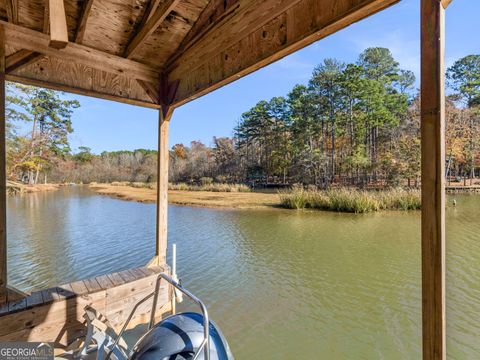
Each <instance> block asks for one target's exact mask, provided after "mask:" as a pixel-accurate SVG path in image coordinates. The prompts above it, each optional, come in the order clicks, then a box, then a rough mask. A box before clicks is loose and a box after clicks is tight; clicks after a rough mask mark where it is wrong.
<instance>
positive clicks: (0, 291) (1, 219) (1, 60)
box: [0, 26, 7, 303]
mask: <svg viewBox="0 0 480 360" xmlns="http://www.w3.org/2000/svg"><path fill="white" fill-rule="evenodd" d="M4 35H5V34H4V30H3V27H2V26H0V303H2V302H5V301H6V300H7V177H6V146H5V120H6V119H5V37H4Z"/></svg>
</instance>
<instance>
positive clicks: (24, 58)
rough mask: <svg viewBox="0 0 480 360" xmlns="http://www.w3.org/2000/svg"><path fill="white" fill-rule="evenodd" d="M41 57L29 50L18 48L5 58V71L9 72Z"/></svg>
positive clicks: (41, 56)
mask: <svg viewBox="0 0 480 360" xmlns="http://www.w3.org/2000/svg"><path fill="white" fill-rule="evenodd" d="M41 58H43V55H42V54H40V53H36V52H33V51H29V50H25V49H23V50H20V51H17V52H16V53H13V54H12V55H9V56H7V58H6V59H5V63H6V73H7V74H9V73H11V72H13V71H15V70H19V69H21V68H23V67H25V66H28V65H30V64H33V63H35V62H37V61H38V60H40V59H41Z"/></svg>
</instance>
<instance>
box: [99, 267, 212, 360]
mask: <svg viewBox="0 0 480 360" xmlns="http://www.w3.org/2000/svg"><path fill="white" fill-rule="evenodd" d="M162 279H164V280H165V281H167V282H168V283H170V284H171V285H172V286H173V287H174V288H176V289H178V290H179V291H181V292H182V293H183V294H185V295H186V296H187V297H189V298H190V299H191V300H192V301H193V302H195V303H196V304H197V305H199V306H200V309H201V310H202V315H203V335H204V338H203V341H202V343H201V344H200V347H199V348H198V350H197V352H196V354H195V357H194V358H193V360H196V359H198V357H199V356H200V354H201V353H202V351H203V352H204V355H205V360H210V329H209V328H210V321H209V318H208V310H207V307H206V306H205V304H204V303H203V302H202V301H201V300H200V299H199V298H197V297H196V296H195V295H193V294H192V293H191V292H190V291H188V290H187V289H185V288H184V287H183V286H182V285H180V284H179V283H178V282H176V281H175V280H173V279H172V278H171V277H169V276H168V275H167V274H164V273H161V274H158V276H157V280H156V282H155V290H154V291H153V292H152V293H151V294H148V295H147V296H145V297H144V298H143V299H141V300H140V301H139V302H137V303H136V304H135V306H134V307H133V309H132V311H131V312H130V314H129V315H128V318H127V321H126V322H125V324H124V325H123V327H122V330H120V333H119V334H118V337H117V338H116V339H115V342H114V343H113V345H112V347H111V349H110V351H109V352H108V354H107V356H106V357H105V360H109V359H110V356H111V355H112V352H113V349H114V348H115V347H117V346H118V342H119V341H120V339H121V338H122V336H123V334H124V332H125V330H126V329H127V327H128V324H129V323H130V321H131V320H132V318H133V315H134V314H135V312H136V311H137V309H138V307H139V306H140V305H142V304H143V303H144V302H145V301H147V300H148V299H150V298H151V297H153V302H152V311H151V315H150V322H149V324H148V331H150V330H151V329H152V328H153V325H154V323H155V313H156V310H157V303H158V294H159V292H160V282H161V281H162Z"/></svg>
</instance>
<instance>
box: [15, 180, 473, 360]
mask: <svg viewBox="0 0 480 360" xmlns="http://www.w3.org/2000/svg"><path fill="white" fill-rule="evenodd" d="M456 198H457V207H456V208H453V207H449V208H448V209H447V245H448V246H447V266H448V269H447V270H448V271H447V295H448V296H447V321H448V322H447V324H448V329H447V330H448V356H449V358H451V359H470V358H476V357H477V356H478V354H479V353H480V338H479V336H480V330H479V326H478V324H479V323H480V300H479V299H480V286H479V285H478V279H479V276H480V265H479V264H480V242H479V235H478V234H479V230H480V222H479V221H478V220H479V219H478V213H479V210H480V202H479V198H478V197H475V196H457V197H456ZM8 210H9V213H8V215H9V216H8V226H9V229H8V231H9V268H10V281H11V282H12V283H13V284H15V285H16V286H18V287H20V288H23V289H30V288H33V287H44V286H50V285H54V284H58V283H62V282H67V281H71V280H75V279H79V278H85V277H90V276H94V275H99V274H103V273H108V272H111V271H117V270H123V269H126V268H129V267H134V266H141V265H143V264H145V263H146V262H147V261H148V260H149V259H150V258H151V256H152V254H153V252H154V249H155V247H154V236H155V227H154V220H155V206H154V205H146V204H140V203H134V202H126V201H121V200H116V199H111V198H108V197H101V196H97V195H95V194H92V193H91V192H89V191H88V190H86V189H84V188H81V187H75V188H67V189H62V190H60V191H58V192H55V193H48V194H32V195H28V196H25V197H18V198H10V199H9V203H8ZM169 241H170V242H175V243H177V246H178V252H179V259H178V269H179V272H180V275H181V276H182V277H183V279H184V283H185V284H186V286H187V287H188V288H190V289H191V290H192V291H193V292H194V293H196V294H198V295H199V296H200V297H201V298H203V299H204V300H205V301H206V302H207V304H208V306H209V308H210V309H211V313H212V316H213V318H214V319H215V320H216V321H217V322H218V323H219V325H220V326H221V328H222V330H223V331H224V332H225V333H226V335H227V337H228V339H229V342H230V345H231V346H232V349H233V351H234V353H235V355H236V357H237V358H238V359H294V358H307V359H418V358H420V357H421V353H420V348H421V330H420V329H421V328H420V326H421V288H420V281H421V280H420V216H419V213H418V212H417V213H415V212H414V213H402V212H399V213H384V214H373V215H347V214H336V213H327V212H296V211H281V210H274V211H228V210H214V209H200V208H188V207H176V206H171V207H170V218H169ZM184 307H185V306H184ZM185 308H186V307H185Z"/></svg>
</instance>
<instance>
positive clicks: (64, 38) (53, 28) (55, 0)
mask: <svg viewBox="0 0 480 360" xmlns="http://www.w3.org/2000/svg"><path fill="white" fill-rule="evenodd" d="M48 15H49V18H50V46H51V47H53V48H55V49H63V48H65V47H66V46H67V44H68V30H67V15H66V14H65V4H64V3H63V0H48Z"/></svg>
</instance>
